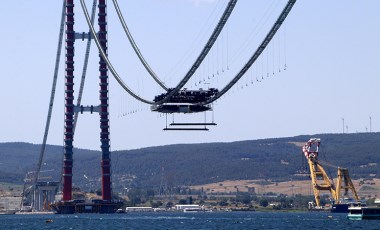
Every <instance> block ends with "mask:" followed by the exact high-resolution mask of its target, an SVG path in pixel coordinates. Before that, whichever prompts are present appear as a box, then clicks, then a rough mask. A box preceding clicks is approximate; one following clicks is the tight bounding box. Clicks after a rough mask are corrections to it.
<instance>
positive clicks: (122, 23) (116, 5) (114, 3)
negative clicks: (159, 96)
mask: <svg viewBox="0 0 380 230" xmlns="http://www.w3.org/2000/svg"><path fill="white" fill-rule="evenodd" d="M112 2H113V5H114V7H115V10H116V13H117V16H118V17H119V20H120V23H121V25H122V26H123V29H124V31H125V34H126V35H127V37H128V40H129V42H130V43H131V45H132V47H133V50H134V51H135V53H136V54H137V56H138V58H139V59H140V61H141V63H142V64H143V66H144V67H145V69H146V70H147V71H148V73H149V74H150V76H152V78H153V79H154V80H155V81H156V82H157V84H159V85H160V86H161V87H162V88H163V89H164V90H166V91H168V88H167V87H166V86H165V84H164V83H163V82H162V81H161V80H160V79H159V77H158V76H157V75H156V73H155V72H154V71H153V70H152V68H151V67H150V66H149V64H148V63H147V62H146V60H145V58H144V57H143V55H142V54H141V52H140V49H139V48H138V47H137V44H136V42H135V40H134V39H133V37H132V34H131V32H130V31H129V29H128V26H127V24H126V23H125V20H124V17H123V14H122V13H121V10H120V7H119V5H118V3H117V1H116V0H112Z"/></svg>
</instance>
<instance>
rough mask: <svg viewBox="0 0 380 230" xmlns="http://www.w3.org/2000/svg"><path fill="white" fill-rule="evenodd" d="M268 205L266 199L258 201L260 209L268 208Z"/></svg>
mask: <svg viewBox="0 0 380 230" xmlns="http://www.w3.org/2000/svg"><path fill="white" fill-rule="evenodd" d="M268 205H269V202H268V200H267V199H262V200H260V206H262V207H268Z"/></svg>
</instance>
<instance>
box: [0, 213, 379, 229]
mask: <svg viewBox="0 0 380 230" xmlns="http://www.w3.org/2000/svg"><path fill="white" fill-rule="evenodd" d="M346 216H347V214H332V213H315V212H314V213H312V212H301V213H262V212H230V213H223V212H212V213H167V212H160V213H128V214H104V215H102V214H91V215H88V214H78V215H0V229H117V230H120V229H161V230H162V229H295V230H302V229H341V230H345V229H366V230H370V229H380V220H363V221H350V220H348V219H347V218H346ZM49 219H51V220H53V222H52V223H46V220H49Z"/></svg>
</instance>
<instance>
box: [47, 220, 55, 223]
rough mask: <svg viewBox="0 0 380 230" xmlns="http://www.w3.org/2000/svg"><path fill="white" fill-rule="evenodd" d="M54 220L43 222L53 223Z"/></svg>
mask: <svg viewBox="0 0 380 230" xmlns="http://www.w3.org/2000/svg"><path fill="white" fill-rule="evenodd" d="M53 222H54V220H46V221H45V223H53Z"/></svg>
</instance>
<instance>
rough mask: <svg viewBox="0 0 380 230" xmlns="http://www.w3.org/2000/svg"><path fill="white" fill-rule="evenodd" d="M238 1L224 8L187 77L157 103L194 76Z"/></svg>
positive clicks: (230, 2) (168, 96)
mask: <svg viewBox="0 0 380 230" xmlns="http://www.w3.org/2000/svg"><path fill="white" fill-rule="evenodd" d="M236 3H237V0H230V1H229V3H228V5H227V7H226V9H225V10H224V13H223V15H222V17H221V18H220V20H219V22H218V25H217V26H216V27H215V29H214V31H213V33H212V34H211V37H210V39H209V40H208V42H207V43H206V45H205V46H204V48H203V50H202V52H201V53H200V54H199V56H198V58H197V59H196V60H195V63H194V64H193V65H192V66H191V68H190V70H189V71H188V72H187V74H186V75H185V77H184V78H183V79H182V80H181V81H180V82H179V83H178V85H177V86H176V87H175V88H174V89H172V90H171V91H170V92H169V93H168V95H166V97H165V98H164V99H162V100H161V101H159V102H156V104H162V103H165V102H166V101H168V100H169V99H170V98H171V97H172V96H173V95H174V94H176V93H177V92H178V91H179V90H180V89H181V88H182V87H183V86H184V85H185V84H186V83H187V82H188V81H189V79H190V78H191V77H192V76H193V74H194V73H195V71H196V70H197V69H198V67H199V66H200V65H201V64H202V62H203V60H204V59H205V57H206V56H207V54H208V52H209V51H210V50H211V48H212V46H213V45H214V43H215V41H216V40H217V39H218V36H219V34H220V32H221V31H222V30H223V27H224V26H225V25H226V22H227V20H228V18H229V17H230V15H231V13H232V11H233V9H234V7H235V5H236Z"/></svg>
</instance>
